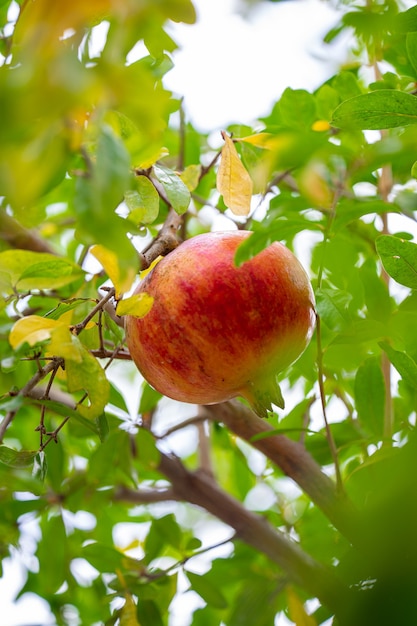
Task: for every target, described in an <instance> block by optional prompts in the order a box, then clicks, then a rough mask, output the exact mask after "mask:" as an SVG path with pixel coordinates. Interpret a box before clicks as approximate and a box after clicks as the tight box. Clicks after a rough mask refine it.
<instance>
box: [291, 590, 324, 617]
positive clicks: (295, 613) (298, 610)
mask: <svg viewBox="0 0 417 626" xmlns="http://www.w3.org/2000/svg"><path fill="white" fill-rule="evenodd" d="M287 598H288V612H289V614H290V619H291V621H292V622H294V624H295V626H317V622H316V620H315V619H314V617H311V615H309V614H308V613H306V610H305V608H304V604H303V603H302V602H301V600H300V598H299V597H298V596H297V594H296V593H295V591H294V590H293V589H292V588H291V587H287Z"/></svg>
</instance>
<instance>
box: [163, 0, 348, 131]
mask: <svg viewBox="0 0 417 626" xmlns="http://www.w3.org/2000/svg"><path fill="white" fill-rule="evenodd" d="M194 5H195V7H196V9H197V14H198V22H197V24H194V25H192V26H187V25H174V27H173V28H172V29H170V32H171V33H172V35H173V38H174V40H175V41H177V43H180V50H179V51H177V52H175V53H174V61H175V67H174V69H173V70H171V71H170V72H169V73H168V74H167V76H166V78H165V84H166V86H167V87H168V88H169V89H172V90H173V91H174V92H175V93H177V94H179V95H181V96H184V102H185V109H186V111H187V114H188V117H189V119H190V120H191V122H192V123H194V124H195V125H196V126H197V127H198V129H199V130H203V131H204V130H205V131H211V130H215V129H216V128H220V127H224V126H226V125H227V124H228V123H230V122H239V123H251V122H252V120H254V119H256V118H257V117H259V116H262V115H264V114H267V113H268V112H269V111H270V108H271V105H272V104H273V103H274V102H275V101H276V100H277V99H278V98H279V97H280V95H281V93H282V92H283V90H284V89H285V88H286V87H292V88H293V89H297V88H304V89H308V90H311V89H314V88H316V87H318V86H319V85H320V84H321V83H322V82H323V81H324V80H326V78H328V77H330V76H331V75H332V74H333V73H335V72H336V71H337V68H338V63H339V61H340V60H341V59H342V54H343V52H345V51H346V45H343V42H344V43H345V44H346V39H345V38H344V37H341V41H340V42H338V44H332V45H325V44H322V43H321V39H322V37H323V35H324V34H325V33H326V32H327V31H328V30H329V29H330V28H331V27H332V26H334V25H335V24H336V23H337V21H338V13H337V12H336V10H335V9H333V8H332V7H331V6H330V3H329V2H323V0H293V1H287V2H277V3H273V2H264V3H261V4H258V5H256V6H255V8H253V9H251V10H250V11H249V12H247V15H246V16H245V15H244V14H242V12H241V13H238V9H239V8H240V10H242V3H239V2H238V1H235V0H196V1H195V2H194ZM341 44H342V45H341Z"/></svg>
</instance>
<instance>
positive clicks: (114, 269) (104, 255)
mask: <svg viewBox="0 0 417 626" xmlns="http://www.w3.org/2000/svg"><path fill="white" fill-rule="evenodd" d="M90 252H91V254H92V255H93V256H95V257H96V259H97V261H98V262H99V263H100V264H101V265H102V266H103V269H104V271H105V272H106V274H107V276H108V277H109V278H110V280H111V281H112V283H113V285H114V288H115V289H116V296H117V297H118V298H119V297H120V296H121V294H122V293H124V292H125V291H129V289H130V288H131V286H132V283H133V281H134V280H135V276H136V272H135V269H134V268H133V267H132V268H131V269H129V270H128V271H127V273H126V275H124V273H123V272H122V271H121V268H120V264H119V259H118V257H117V254H116V253H115V252H113V251H112V250H109V249H108V248H105V247H104V246H102V245H101V244H97V245H95V246H91V248H90Z"/></svg>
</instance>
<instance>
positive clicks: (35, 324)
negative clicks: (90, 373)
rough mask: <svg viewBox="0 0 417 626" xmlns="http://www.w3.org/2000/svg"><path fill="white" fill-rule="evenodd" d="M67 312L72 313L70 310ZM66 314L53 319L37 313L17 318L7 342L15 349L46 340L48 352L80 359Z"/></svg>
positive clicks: (73, 359)
mask: <svg viewBox="0 0 417 626" xmlns="http://www.w3.org/2000/svg"><path fill="white" fill-rule="evenodd" d="M69 313H72V311H70V312H69ZM67 322H68V315H67V314H64V315H62V316H61V318H60V319H58V320H54V319H49V318H48V317H40V316H39V315H28V316H27V317H22V318H21V319H20V320H18V321H17V322H16V323H15V324H14V326H13V328H12V330H11V332H10V335H9V342H10V345H11V346H12V348H14V349H15V350H16V349H17V348H19V347H20V346H21V345H22V344H24V343H28V344H29V345H30V346H34V345H36V344H37V343H41V342H42V341H48V340H49V344H48V354H51V355H53V356H59V357H62V358H63V359H71V360H72V361H75V362H77V363H79V362H80V361H81V355H80V345H81V344H80V343H79V340H78V339H77V338H76V337H75V336H74V335H72V334H71V332H70V330H69V327H68V323H67Z"/></svg>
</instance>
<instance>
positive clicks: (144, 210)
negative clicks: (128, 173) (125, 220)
mask: <svg viewBox="0 0 417 626" xmlns="http://www.w3.org/2000/svg"><path fill="white" fill-rule="evenodd" d="M125 202H126V205H127V207H128V209H129V220H131V221H132V222H134V223H135V224H152V222H154V221H155V220H156V218H157V217H158V213H159V196H158V192H157V191H156V189H155V187H154V185H153V184H152V183H151V181H150V180H149V178H147V177H146V176H137V177H136V179H135V184H134V189H130V190H128V191H126V192H125Z"/></svg>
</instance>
